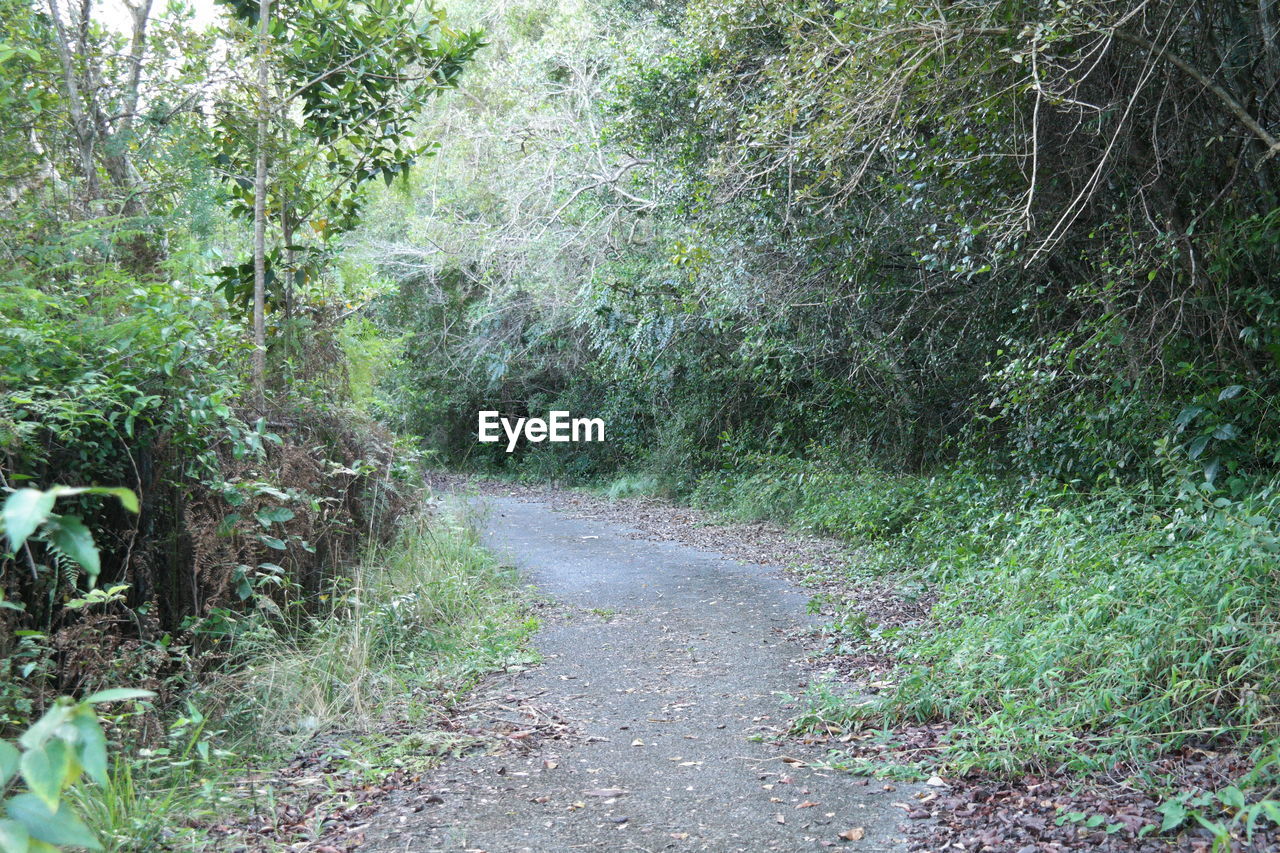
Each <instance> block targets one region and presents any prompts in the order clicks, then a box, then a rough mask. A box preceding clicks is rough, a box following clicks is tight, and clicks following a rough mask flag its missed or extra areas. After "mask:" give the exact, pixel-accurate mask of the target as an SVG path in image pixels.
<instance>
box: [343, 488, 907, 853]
mask: <svg viewBox="0 0 1280 853" xmlns="http://www.w3.org/2000/svg"><path fill="white" fill-rule="evenodd" d="M484 500H485V503H486V504H487V508H488V512H487V518H486V520H485V522H484V525H483V530H484V539H485V542H486V544H487V545H488V546H489V547H490V548H492V549H493V550H494V551H495V552H497V553H498V554H500V555H501V556H502V557H503V558H504V559H507V560H510V561H512V562H513V563H514V564H515V565H516V566H518V567H519V568H520V569H521V570H522V571H523V572H524V573H525V574H526V576H527V577H528V578H529V579H530V581H532V582H533V583H534V584H536V585H537V587H538V588H539V589H540V590H541V591H542V592H543V593H545V594H547V595H548V596H550V597H551V598H553V599H554V600H555V601H556V602H557V603H558V606H557V608H556V613H555V615H553V616H552V617H551V618H549V619H547V620H546V622H545V623H544V626H543V628H542V630H541V631H540V632H539V633H538V635H537V637H536V640H535V643H536V646H537V648H538V650H539V651H540V652H541V654H542V656H543V658H544V660H543V663H542V665H540V666H537V667H533V668H531V669H529V670H528V671H525V672H520V673H514V674H506V675H503V676H500V677H498V678H496V679H493V680H491V681H490V682H488V683H487V684H486V686H485V688H484V690H485V691H486V692H488V693H489V694H490V695H493V696H496V697H500V698H501V700H502V701H504V702H505V703H506V704H507V705H508V706H518V705H520V704H521V703H534V704H536V706H537V707H538V708H540V709H543V713H546V714H549V715H554V716H555V717H556V718H557V719H561V720H563V721H564V722H565V723H566V724H567V726H568V728H569V729H570V733H569V734H568V735H567V736H565V737H563V738H558V739H553V740H543V741H541V742H539V743H538V744H537V745H536V746H535V747H534V748H533V749H532V750H531V751H529V752H527V753H523V754H503V755H471V756H466V757H462V758H459V759H457V760H450V761H447V762H445V764H444V765H442V766H441V767H440V768H438V769H437V770H436V771H434V772H433V774H432V775H430V776H429V777H427V778H426V779H425V780H424V781H425V782H426V790H428V791H430V792H431V793H430V794H429V795H428V794H425V793H423V792H422V791H418V792H405V793H404V794H403V795H400V796H399V798H398V801H396V802H394V803H393V804H391V807H390V808H388V809H386V810H385V811H384V813H383V815H382V816H380V818H379V819H378V820H376V821H375V822H374V824H373V825H371V826H370V827H369V828H368V836H367V837H368V843H367V845H366V846H365V847H364V848H363V849H365V850H375V851H425V850H483V851H488V853H501V851H521V850H532V851H557V850H610V851H613V850H649V851H655V850H714V851H736V850H743V851H756V850H821V849H827V848H830V847H837V848H846V849H851V850H859V851H867V850H875V851H881V850H898V849H905V843H904V838H903V836H904V833H903V832H902V831H901V830H900V828H899V825H900V823H901V822H902V820H903V818H904V814H905V813H904V811H903V809H902V807H901V806H900V805H896V804H901V803H906V802H909V801H910V800H911V797H912V794H913V793H915V792H916V791H917V790H919V789H918V788H915V787H913V786H909V785H905V784H901V783H899V784H896V785H886V784H885V783H883V782H880V781H878V780H871V782H870V783H869V784H868V783H867V781H866V780H862V779H855V778H853V777H851V776H849V775H847V774H843V773H839V772H836V771H829V770H828V771H824V770H818V769H811V768H808V767H806V766H804V763H803V762H809V761H816V760H819V759H821V758H822V754H821V750H819V749H817V748H809V747H805V746H804V745H802V744H798V743H795V742H786V743H784V744H783V745H781V746H779V745H774V744H772V743H770V742H768V741H769V740H770V739H771V738H772V737H773V736H774V735H776V734H777V733H778V732H779V730H780V729H781V728H782V727H784V726H785V724H786V715H787V713H788V711H787V710H786V709H785V708H784V707H783V706H784V703H785V701H786V700H785V695H786V694H795V693H797V692H799V691H802V690H803V685H804V672H803V670H802V667H801V666H800V665H799V663H798V662H797V658H799V657H800V656H801V655H802V649H801V648H800V646H799V644H798V643H796V642H794V640H790V639H788V637H787V635H788V634H789V633H792V632H793V631H794V629H795V628H797V627H799V626H802V625H804V624H805V623H806V622H807V621H808V620H809V619H810V618H811V617H809V616H808V615H807V614H806V611H805V604H806V601H807V596H806V594H805V593H803V592H802V591H800V590H799V589H797V588H796V587H795V586H793V585H792V584H791V583H789V582H788V581H787V580H786V579H785V578H784V577H782V575H781V574H780V573H779V572H778V571H776V570H775V569H770V568H766V567H763V566H756V565H750V564H744V563H741V562H736V561H734V560H730V559H728V558H725V557H723V556H721V555H719V554H715V553H709V552H706V551H699V550H695V549H693V548H690V547H687V546H685V545H681V544H678V543H674V542H655V541H652V540H646V539H636V538H631V537H630V536H628V533H629V532H630V531H629V530H628V528H626V527H624V526H622V525H618V524H615V523H611V522H605V521H600V520H598V519H590V518H588V519H581V518H570V517H567V516H566V515H564V514H561V513H557V512H555V511H553V510H551V509H550V508H549V507H547V506H545V505H543V504H540V503H536V502H522V501H520V500H518V499H515V498H509V497H490V498H485V499H484ZM753 736H763V739H761V738H760V737H756V738H755V739H753ZM797 760H799V762H801V763H797ZM886 788H887V789H888V790H886ZM842 833H846V834H847V835H848V836H849V837H852V838H856V839H857V840H853V841H850V840H847V839H846V838H842V837H841V834H842Z"/></svg>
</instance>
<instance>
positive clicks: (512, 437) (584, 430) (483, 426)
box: [477, 411, 604, 453]
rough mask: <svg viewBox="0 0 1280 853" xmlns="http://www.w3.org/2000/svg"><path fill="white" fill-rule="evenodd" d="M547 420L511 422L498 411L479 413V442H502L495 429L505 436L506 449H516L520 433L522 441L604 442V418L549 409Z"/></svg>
mask: <svg viewBox="0 0 1280 853" xmlns="http://www.w3.org/2000/svg"><path fill="white" fill-rule="evenodd" d="M549 415H550V416H549V417H548V418H547V419H546V420H543V419H542V418H516V420H515V423H514V424H513V423H512V422H511V421H510V420H509V419H507V418H504V417H501V416H500V415H499V414H498V413H497V412H481V413H480V428H479V430H478V431H477V437H478V438H479V439H480V442H481V443H482V444H493V443H494V442H497V441H501V440H502V436H501V435H500V434H499V432H498V428H499V427H501V428H502V432H503V433H505V434H506V437H507V452H508V453H511V452H512V451H514V450H515V449H516V444H517V443H518V442H519V441H520V435H521V433H523V434H524V438H525V441H532V442H534V443H535V444H536V443H538V442H542V441H552V442H569V441H604V421H603V420H602V419H600V418H570V417H569V413H568V412H559V411H552V412H550V413H549Z"/></svg>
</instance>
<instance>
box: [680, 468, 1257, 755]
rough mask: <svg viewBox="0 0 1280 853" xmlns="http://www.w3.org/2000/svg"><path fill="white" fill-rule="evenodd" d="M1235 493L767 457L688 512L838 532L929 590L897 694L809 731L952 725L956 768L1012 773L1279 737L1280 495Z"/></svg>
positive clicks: (827, 712) (823, 709) (822, 709)
mask: <svg viewBox="0 0 1280 853" xmlns="http://www.w3.org/2000/svg"><path fill="white" fill-rule="evenodd" d="M1237 492H1238V494H1236V495H1235V496H1231V495H1228V494H1227V493H1226V492H1224V491H1221V490H1213V489H1212V488H1210V487H1208V486H1206V485H1204V484H1196V483H1194V482H1183V481H1179V480H1173V481H1171V482H1170V483H1169V484H1167V485H1162V486H1160V487H1149V486H1148V487H1131V488H1119V487H1114V488H1111V489H1109V490H1106V491H1102V492H1098V493H1093V494H1088V495H1084V494H1079V493H1074V492H1069V491H1064V490H1062V489H1061V488H1059V489H1056V490H1053V491H1050V490H1048V489H1046V488H1045V487H1035V486H1031V485H1028V484H1020V483H1015V482H1011V481H1007V480H1002V479H999V478H994V477H989V476H980V475H978V474H976V473H975V472H974V471H973V470H972V469H970V468H964V467H956V468H953V469H950V470H948V471H945V472H943V473H941V474H940V475H938V476H935V477H929V478H924V477H891V476H888V475H886V474H884V473H882V472H878V471H876V470H874V469H865V470H860V469H857V468H853V467H850V466H846V465H842V464H839V463H837V462H834V461H831V460H823V459H818V460H816V461H799V460H794V459H775V458H765V457H757V458H755V459H753V460H745V461H740V462H739V464H738V466H737V467H736V468H735V469H734V470H732V471H728V472H723V473H720V474H716V475H712V476H710V477H708V478H705V479H704V480H703V482H702V483H701V484H700V486H699V488H698V490H697V491H696V492H695V498H696V500H698V501H699V502H701V503H702V504H703V505H706V506H710V507H713V508H719V509H721V510H722V511H725V512H728V513H730V514H732V515H735V516H737V517H765V518H773V519H776V520H783V521H789V522H791V523H793V524H797V525H800V526H804V527H808V528H811V529H815V530H820V531H823V532H827V533H834V534H837V535H841V536H845V537H847V538H850V539H852V540H854V541H856V542H859V543H862V544H863V545H864V546H866V565H864V566H863V567H860V569H861V570H863V571H876V572H885V571H895V572H899V573H901V574H902V575H903V577H904V578H910V579H919V580H923V581H925V582H927V583H930V584H931V585H933V586H934V588H935V589H936V590H937V593H938V603H937V605H936V606H935V610H934V617H935V619H934V620H933V622H932V623H931V625H930V626H928V627H926V628H923V629H920V630H917V631H916V632H915V633H914V634H913V635H912V636H910V638H909V640H908V642H907V643H906V645H905V648H904V649H903V651H902V652H901V654H900V659H899V663H900V665H899V669H898V673H897V677H896V686H895V688H894V689H892V690H889V691H887V692H886V693H884V694H882V695H881V696H880V697H879V698H877V699H875V700H874V701H871V702H869V703H864V702H862V701H857V702H854V701H832V700H831V697H829V696H828V697H826V699H824V700H821V701H819V703H818V704H817V707H816V708H815V710H814V712H813V714H812V715H811V719H810V720H809V722H813V723H816V722H819V721H821V722H823V723H826V722H837V723H841V724H844V725H848V726H864V725H884V724H891V723H894V722H901V721H924V720H935V721H936V720H949V721H952V722H954V723H956V726H955V728H954V729H953V731H952V733H951V736H950V740H949V742H948V744H947V746H946V750H945V753H944V760H945V761H946V762H947V763H948V764H949V765H950V767H951V768H952V769H954V770H965V769H969V768H974V767H979V768H983V769H987V770H993V771H1003V772H1017V771H1022V770H1027V769H1043V768H1045V767H1047V766H1057V765H1058V764H1061V763H1064V762H1065V763H1066V764H1067V765H1068V766H1071V767H1074V768H1077V769H1079V770H1082V771H1083V770H1091V769H1097V768H1099V767H1101V766H1107V765H1111V764H1114V763H1115V762H1116V761H1119V760H1124V759H1142V758H1146V757H1150V756H1151V755H1154V754H1157V753H1159V752H1162V751H1165V750H1169V749H1172V748H1174V747H1177V746H1178V745H1180V744H1182V743H1185V742H1186V741H1188V740H1189V739H1192V738H1215V737H1224V738H1226V739H1227V740H1228V741H1229V742H1235V743H1240V744H1248V745H1260V744H1265V743H1266V742H1267V741H1268V740H1270V739H1272V738H1273V737H1274V735H1275V734H1276V732H1277V728H1278V727H1280V560H1278V557H1280V535H1278V533H1277V529H1276V525H1275V521H1274V519H1275V518H1276V510H1277V509H1280V492H1278V490H1277V488H1276V486H1275V485H1274V484H1273V485H1258V486H1257V487H1255V488H1253V489H1249V490H1237ZM1259 754H1262V753H1261V752H1260V753H1259Z"/></svg>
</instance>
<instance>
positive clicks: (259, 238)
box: [253, 0, 271, 413]
mask: <svg viewBox="0 0 1280 853" xmlns="http://www.w3.org/2000/svg"><path fill="white" fill-rule="evenodd" d="M270 21H271V0H259V6H258V139H257V147H258V151H257V165H256V168H255V170H254V179H253V347H254V348H253V389H254V392H255V394H256V395H257V398H258V409H259V411H260V412H263V413H265V411H266V404H267V132H268V130H269V125H268V123H269V119H270V109H269V105H268V99H269V98H268V96H269V93H268V86H269V83H270V78H269V76H268V75H269V69H268V67H267V52H268V49H269V48H270V44H271V30H270Z"/></svg>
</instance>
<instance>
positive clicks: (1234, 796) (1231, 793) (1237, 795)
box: [1218, 785, 1244, 811]
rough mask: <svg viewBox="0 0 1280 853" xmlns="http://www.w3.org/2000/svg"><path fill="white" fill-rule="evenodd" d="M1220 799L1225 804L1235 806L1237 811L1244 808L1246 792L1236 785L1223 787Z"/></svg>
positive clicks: (1219, 795) (1219, 794)
mask: <svg viewBox="0 0 1280 853" xmlns="http://www.w3.org/2000/svg"><path fill="white" fill-rule="evenodd" d="M1218 799H1219V800H1221V801H1222V804H1223V805H1224V806H1228V807H1229V808H1233V809H1235V810H1236V811H1239V810H1240V809H1243V808H1244V792H1243V791H1241V790H1240V789H1239V788H1237V787H1236V786H1235V785H1231V786H1230V787H1227V788H1223V789H1222V790H1221V791H1219V792H1218Z"/></svg>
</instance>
